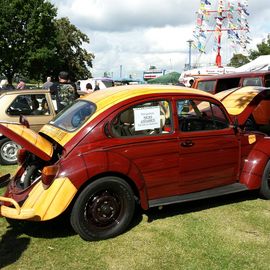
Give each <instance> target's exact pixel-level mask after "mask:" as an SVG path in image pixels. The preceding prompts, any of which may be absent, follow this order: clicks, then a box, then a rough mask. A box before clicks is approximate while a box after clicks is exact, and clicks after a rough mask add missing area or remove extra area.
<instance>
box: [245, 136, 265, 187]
mask: <svg viewBox="0 0 270 270" xmlns="http://www.w3.org/2000/svg"><path fill="white" fill-rule="evenodd" d="M269 159H270V137H265V138H263V139H261V140H260V141H259V142H258V143H257V144H256V145H255V146H254V148H253V149H252V150H251V152H250V153H249V155H248V157H247V158H246V159H245V161H244V166H243V170H242V173H241V176H240V183H241V184H245V185H246V186H247V187H248V188H249V189H258V188H260V186H261V181H262V175H263V172H264V169H265V166H266V164H267V162H268V160H269Z"/></svg>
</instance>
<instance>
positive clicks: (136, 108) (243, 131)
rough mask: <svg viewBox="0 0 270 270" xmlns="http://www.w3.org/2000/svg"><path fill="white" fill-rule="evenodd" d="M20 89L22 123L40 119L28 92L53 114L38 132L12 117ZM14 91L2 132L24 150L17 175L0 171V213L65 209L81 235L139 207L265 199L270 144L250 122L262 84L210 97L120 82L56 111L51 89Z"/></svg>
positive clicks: (106, 227) (37, 214)
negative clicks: (248, 194) (231, 196)
mask: <svg viewBox="0 0 270 270" xmlns="http://www.w3.org/2000/svg"><path fill="white" fill-rule="evenodd" d="M14 93H16V92H14ZM5 95H8V94H3V95H1V97H0V98H1V99H2V98H3V97H5ZM10 95H11V94H10ZM20 95H23V96H24V97H25V98H26V99H27V102H29V104H28V105H29V107H30V110H29V108H27V109H26V108H25V109H23V110H25V111H27V112H28V114H26V113H24V114H25V115H27V118H28V120H31V119H34V118H35V117H39V116H40V115H36V114H35V115H32V112H33V107H32V105H31V103H30V102H31V101H32V97H31V95H35V98H36V99H37V100H38V101H39V106H38V108H37V110H38V111H42V110H43V108H42V106H41V104H42V101H43V97H45V98H46V101H47V103H48V107H49V111H50V113H48V112H46V113H48V114H47V115H45V117H48V118H47V120H46V121H47V124H45V125H44V126H43V127H42V128H41V129H40V130H39V131H38V132H37V131H35V130H34V126H32V129H29V128H28V127H27V121H22V119H21V123H22V124H18V123H15V120H14V119H15V118H16V119H17V118H18V117H19V113H18V111H17V110H18V107H16V106H15V105H16V102H15V100H16V101H17V100H18V99H21V98H19V96H20ZM25 95H30V96H25ZM42 95H44V96H42ZM14 96H16V97H15V98H14V99H13V101H12V99H10V100H9V102H6V103H7V104H8V105H7V108H5V110H4V111H5V113H6V114H8V115H9V117H11V118H10V119H9V121H8V122H3V121H2V122H1V123H0V133H1V134H2V136H4V137H5V139H7V138H8V139H9V140H10V141H13V142H16V143H17V144H18V145H21V146H22V148H21V149H19V150H18V161H19V163H20V167H19V169H18V171H17V173H16V174H15V175H14V177H12V178H10V176H9V175H6V176H2V177H0V186H1V185H2V186H4V185H6V184H8V186H7V190H6V192H5V194H4V195H3V196H0V216H3V217H6V218H8V219H17V220H33V221H45V220H49V219H52V218H55V217H57V216H59V215H61V214H62V213H64V212H66V211H67V212H68V213H69V214H70V222H71V225H72V227H73V228H74V230H75V231H76V232H77V233H78V234H79V235H80V236H81V237H82V238H83V239H84V240H101V239H107V238H110V237H114V236H116V235H119V234H120V233H122V232H124V231H125V230H127V229H128V227H129V225H130V223H131V221H132V218H133V216H134V212H135V209H136V205H138V206H140V207H141V208H142V209H144V210H146V209H149V208H151V207H156V206H163V205H168V204H172V203H179V202H185V201H190V200H197V199H203V198H208V197H214V196H219V195H224V194H228V193H234V192H239V191H245V190H258V191H259V192H260V194H261V196H263V197H264V198H267V199H270V181H269V174H270V140H269V137H268V136H267V134H266V133H264V132H261V131H260V130H259V126H260V124H259V123H257V122H256V121H257V118H256V110H258V108H259V107H260V105H261V103H262V102H268V101H269V97H270V89H269V88H266V87H262V86H249V87H244V88H235V89H232V90H228V91H222V92H220V93H219V96H214V95H212V94H210V93H207V92H205V91H201V90H196V89H191V88H186V87H180V86H155V85H133V86H127V85H125V86H119V87H113V88H108V89H106V91H105V90H104V91H96V92H94V93H92V94H90V95H85V96H83V97H81V98H79V99H78V100H76V101H75V103H74V104H73V105H71V106H69V107H67V108H65V110H64V111H62V112H61V113H60V114H57V115H56V116H54V115H53V112H52V111H51V110H53V101H52V100H51V96H50V94H49V92H46V91H44V92H43V91H40V92H27V93H26V92H17V93H16V94H14ZM5 98H6V99H7V97H5ZM20 101H21V100H20ZM6 103H5V104H6ZM11 104H12V106H11ZM20 110H22V108H20ZM49 117H52V118H51V119H49ZM265 117H268V119H267V121H266V120H265V121H266V122H267V123H268V124H269V119H270V115H269V114H266V115H265ZM1 119H2V118H1ZM11 119H13V121H11ZM23 123H24V125H23ZM251 123H252V124H251ZM32 125H33V124H32ZM260 128H261V127H260ZM37 129H38V128H37Z"/></svg>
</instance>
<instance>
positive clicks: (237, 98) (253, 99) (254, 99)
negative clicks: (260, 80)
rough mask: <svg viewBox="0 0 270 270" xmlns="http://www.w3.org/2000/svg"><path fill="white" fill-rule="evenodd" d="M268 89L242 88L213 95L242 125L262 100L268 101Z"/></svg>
mask: <svg viewBox="0 0 270 270" xmlns="http://www.w3.org/2000/svg"><path fill="white" fill-rule="evenodd" d="M269 96H270V89H269V88H268V89H267V88H264V87H250V86H249V87H242V88H237V89H232V90H227V91H223V92H220V93H218V94H216V95H215V97H216V98H218V99H219V100H220V101H221V102H222V104H223V105H224V107H225V108H226V110H227V111H228V113H229V114H230V115H231V116H235V117H237V119H238V123H239V125H240V126H241V125H244V124H245V122H246V121H247V119H248V118H249V116H250V115H251V114H252V113H253V111H254V110H255V109H256V107H257V105H258V104H259V103H260V102H261V101H262V100H269Z"/></svg>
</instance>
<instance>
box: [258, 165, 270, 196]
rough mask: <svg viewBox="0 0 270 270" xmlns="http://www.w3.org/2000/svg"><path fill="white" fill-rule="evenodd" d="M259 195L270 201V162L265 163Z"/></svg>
mask: <svg viewBox="0 0 270 270" xmlns="http://www.w3.org/2000/svg"><path fill="white" fill-rule="evenodd" d="M260 194H261V196H262V197H263V198H264V199H267V200H269V199H270V160H269V161H268V162H267V164H266V166H265V168H264V173H263V177H262V183H261V188H260Z"/></svg>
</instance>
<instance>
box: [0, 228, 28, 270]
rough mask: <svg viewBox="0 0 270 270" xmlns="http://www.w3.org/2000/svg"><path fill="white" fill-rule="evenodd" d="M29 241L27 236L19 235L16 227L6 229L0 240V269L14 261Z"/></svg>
mask: <svg viewBox="0 0 270 270" xmlns="http://www.w3.org/2000/svg"><path fill="white" fill-rule="evenodd" d="M29 243H30V238H29V237H20V233H19V232H18V231H17V230H16V229H14V228H10V229H8V230H7V231H6V233H5V234H4V235H3V236H2V239H1V241H0V269H2V268H3V267H5V266H8V265H10V264H12V263H14V262H16V261H17V260H18V259H19V258H20V256H21V255H22V253H23V252H24V250H26V249H27V247H28V245H29Z"/></svg>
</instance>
